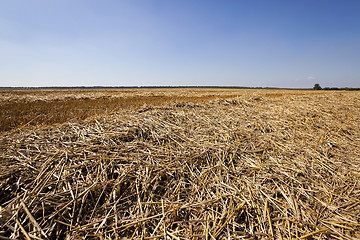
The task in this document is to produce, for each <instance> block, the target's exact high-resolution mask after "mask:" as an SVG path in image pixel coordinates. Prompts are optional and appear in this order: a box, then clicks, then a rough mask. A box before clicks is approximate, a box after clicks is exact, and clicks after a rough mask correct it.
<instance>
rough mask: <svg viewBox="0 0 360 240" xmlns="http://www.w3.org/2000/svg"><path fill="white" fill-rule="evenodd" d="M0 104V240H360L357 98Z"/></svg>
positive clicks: (79, 94)
mask: <svg viewBox="0 0 360 240" xmlns="http://www.w3.org/2000/svg"><path fill="white" fill-rule="evenodd" d="M0 93H1V94H0V110H1V112H0V146H1V148H0V239H13V238H16V239H85V238H98V239H359V238H360V181H359V179H360V147H359V146H360V92H343V91H334V92H332V91H305V90H255V89H252V90H245V89H90V90H89V89H77V90H76V89H68V90H66V89H58V90H54V89H52V90H51V89H43V90H41V89H39V90H21V89H11V90H7V89H2V90H0Z"/></svg>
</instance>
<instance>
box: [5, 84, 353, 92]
mask: <svg viewBox="0 0 360 240" xmlns="http://www.w3.org/2000/svg"><path fill="white" fill-rule="evenodd" d="M141 88H142V89H157V88H158V89H162V88H218V89H278V90H310V88H278V87H242V86H74V87H69V86H51V87H0V89H141ZM312 89H314V90H342V91H359V90H360V88H349V87H343V88H338V87H324V88H322V87H321V86H320V85H319V84H315V85H314V87H313V88H312Z"/></svg>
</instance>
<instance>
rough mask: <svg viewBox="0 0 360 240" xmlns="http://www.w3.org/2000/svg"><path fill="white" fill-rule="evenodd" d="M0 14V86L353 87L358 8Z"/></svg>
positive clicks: (282, 5) (354, 0)
mask: <svg viewBox="0 0 360 240" xmlns="http://www.w3.org/2000/svg"><path fill="white" fill-rule="evenodd" d="M0 5H1V7H0V86H94V85H97V86H99V85H101V86H138V85H141V86H147V85H166V86H168V85H174V86H179V85H180V86H181V85H219V86H250V87H267V86H269V87H270V86H272V87H294V88H299V87H309V88H311V87H312V86H313V85H314V84H315V83H320V85H321V86H323V87H325V86H337V87H345V86H348V87H360V1H358V0H336V1H335V0H247V1H246V0H217V1H215V0H176V1H175V0H127V1H125V0H103V1H98V0H32V1H30V0H16V1H14V0H0Z"/></svg>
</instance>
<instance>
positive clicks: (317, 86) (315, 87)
mask: <svg viewBox="0 0 360 240" xmlns="http://www.w3.org/2000/svg"><path fill="white" fill-rule="evenodd" d="M313 89H314V90H321V89H322V88H321V87H320V84H318V83H316V84H315V85H314V87H313Z"/></svg>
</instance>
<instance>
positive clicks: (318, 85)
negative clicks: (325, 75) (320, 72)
mask: <svg viewBox="0 0 360 240" xmlns="http://www.w3.org/2000/svg"><path fill="white" fill-rule="evenodd" d="M313 89H314V90H342V91H360V88H349V87H344V88H338V87H324V88H322V87H321V86H320V84H318V83H316V84H315V85H314V87H313Z"/></svg>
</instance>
